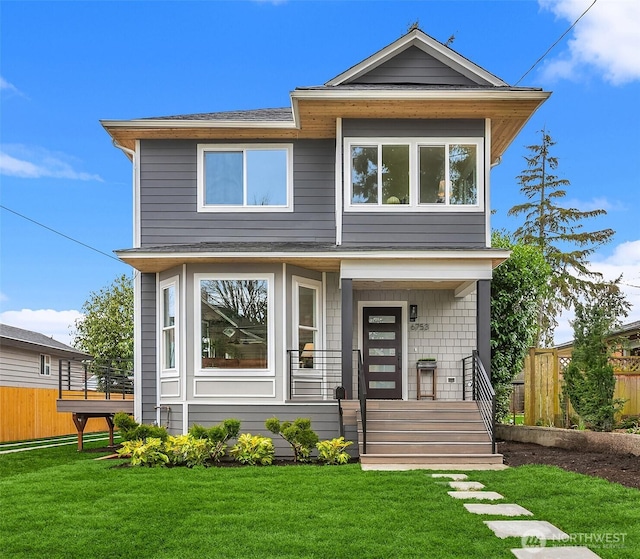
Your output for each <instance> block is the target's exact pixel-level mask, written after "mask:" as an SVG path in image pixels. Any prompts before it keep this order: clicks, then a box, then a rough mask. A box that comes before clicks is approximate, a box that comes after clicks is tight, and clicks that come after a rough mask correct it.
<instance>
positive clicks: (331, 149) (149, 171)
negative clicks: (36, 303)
mask: <svg viewBox="0 0 640 559" xmlns="http://www.w3.org/2000/svg"><path fill="white" fill-rule="evenodd" d="M549 95H550V94H549V93H547V92H543V91H541V90H539V89H532V88H522V87H510V86H509V85H508V84H506V83H505V82H504V81H502V80H501V79H499V78H497V77H496V76H494V75H493V74H491V73H489V72H487V71H486V70H484V69H482V68H480V67H479V66H477V65H476V64H474V63H473V62H471V61H470V60H468V59H466V58H464V57H463V56H461V55H459V54H457V53H456V52H454V51H453V50H451V49H450V48H448V47H447V46H445V45H443V44H441V43H439V42H438V41H436V40H434V39H432V38H431V37H429V36H427V35H426V34H424V33H423V32H422V31H420V30H418V29H414V30H412V31H410V32H409V33H408V34H406V35H404V36H403V37H401V38H400V39H398V40H397V41H395V42H394V43H392V44H390V45H388V46H387V47H385V48H383V49H382V50H381V51H379V52H377V53H375V54H374V55H372V56H371V57H369V58H367V59H365V60H363V61H362V62H359V63H358V64H356V65H354V66H352V67H350V68H349V69H347V70H346V71H345V72H343V73H341V74H340V75H338V76H336V77H335V78H333V79H331V80H329V81H328V82H326V83H325V85H321V86H314V87H300V88H297V89H295V90H294V91H293V92H291V107H286V108H277V109H258V110H247V111H235V112H222V113H205V114H187V115H179V116H169V117H158V118H144V119H138V120H124V121H121V120H109V121H102V124H103V126H104V127H105V129H106V130H107V132H108V133H109V134H110V135H111V137H112V138H113V140H114V144H115V145H116V147H119V148H120V149H122V150H123V151H124V152H125V153H126V154H127V155H128V157H129V158H131V159H132V161H133V166H134V239H133V248H130V249H125V250H120V251H118V252H117V254H118V256H119V258H120V259H122V260H123V261H125V262H127V263H129V264H130V265H131V266H133V267H134V268H136V269H137V270H138V271H139V272H140V274H138V275H137V276H136V283H135V293H136V314H135V316H136V324H135V332H136V342H135V343H136V359H137V363H136V370H137V371H140V372H141V374H139V375H138V376H137V377H136V382H137V383H138V384H137V387H136V390H135V393H136V417H137V418H138V419H139V420H142V421H144V422H153V421H156V422H162V423H163V424H165V423H167V419H166V418H167V417H168V424H169V428H170V430H171V431H173V432H186V431H187V430H188V428H189V427H190V426H191V425H193V424H194V423H202V424H212V423H217V422H219V421H221V420H222V419H224V418H227V417H238V418H239V419H241V420H242V421H243V431H252V432H258V431H261V432H264V431H265V429H264V420H265V419H266V418H268V417H270V416H273V415H277V416H280V417H281V418H282V417H287V418H294V417H298V416H303V417H311V418H312V419H313V426H314V428H316V430H317V431H319V433H320V435H321V436H322V437H333V436H336V435H337V416H338V404H337V402H336V401H335V399H334V389H335V387H337V386H343V387H344V388H345V390H346V400H347V403H346V407H347V408H348V409H350V410H354V409H356V408H359V407H360V404H354V403H352V402H354V401H356V400H357V398H358V396H359V394H362V392H359V389H358V377H359V372H362V374H363V379H362V384H363V385H366V388H367V394H366V398H367V399H368V401H369V402H371V405H370V407H371V409H372V410H374V409H376V408H380V407H381V406H391V407H393V408H394V410H395V411H394V413H399V414H400V415H401V416H404V417H405V418H411V417H415V416H412V415H411V414H412V413H413V412H411V411H407V412H406V413H405V412H403V411H401V408H402V405H405V406H409V401H411V400H416V398H417V379H418V372H417V370H416V363H417V360H418V359H420V358H426V357H433V358H435V359H436V360H437V370H436V371H435V372H432V371H433V370H434V369H433V368H431V369H427V370H426V372H423V373H421V374H422V377H423V382H424V383H427V384H428V383H429V382H430V380H431V378H432V377H435V380H436V386H435V397H436V398H437V401H436V402H416V403H415V404H413V405H415V406H418V408H419V409H420V410H423V409H424V410H426V409H427V408H432V409H442V408H443V406H444V408H445V411H443V412H442V414H441V415H440V416H439V417H440V421H443V420H447V419H448V417H449V416H447V415H446V414H447V413H451V414H453V416H454V417H457V416H458V415H460V416H464V415H465V412H464V410H465V409H466V408H465V406H467V408H468V409H469V410H470V411H472V412H473V413H477V409H478V406H477V405H476V403H474V402H471V403H469V402H466V403H465V402H461V400H462V399H463V397H465V396H467V398H471V397H472V396H471V393H476V392H475V391H473V390H470V389H469V386H470V383H471V382H472V381H471V380H470V379H471V372H470V371H468V372H467V376H465V378H464V379H463V368H464V364H465V363H467V364H468V363H470V361H469V360H468V358H470V356H471V355H472V354H473V352H475V351H477V352H478V354H479V360H477V362H478V363H480V361H481V362H482V363H484V367H485V368H486V369H487V370H488V369H489V365H490V339H489V338H490V281H491V277H492V270H493V268H494V267H495V266H497V265H498V264H500V263H501V262H502V261H504V260H505V259H506V258H507V257H508V255H509V253H508V251H505V250H501V249H494V248H491V245H490V236H491V235H490V230H491V228H490V213H491V211H490V186H489V184H490V169H491V167H492V166H493V165H495V164H497V163H499V161H500V158H501V156H502V154H503V153H504V151H505V150H506V149H507V147H508V146H509V145H510V144H511V142H512V141H513V140H514V138H515V137H516V135H517V134H518V132H519V131H520V130H521V128H522V127H523V126H524V125H525V123H526V122H527V120H528V119H529V118H530V117H531V115H532V114H533V113H534V112H535V111H536V110H537V108H538V107H539V106H540V105H541V104H542V103H543V102H544V101H545V100H546V99H547V97H548V96H549ZM465 358H467V360H466V361H463V360H465ZM463 381H464V382H463ZM465 388H467V389H469V390H465ZM376 400H381V401H384V402H387V403H385V404H383V403H381V402H376ZM441 401H442V402H441ZM389 402H390V403H389ZM394 402H396V403H395V404H394ZM403 402H404V404H403ZM458 404H460V405H458ZM469 406H471V407H469ZM398 410H400V411H398ZM447 410H449V411H448V412H447ZM165 412H166V415H165ZM416 413H417V412H416ZM420 413H422V412H420ZM372 414H374V412H373V411H371V413H370V414H369V418H371V417H373V415H372ZM403 414H404V415H403ZM346 417H347V421H349V418H351V420H353V418H354V417H355V414H353V413H351V412H349V413H347V415H346ZM353 421H354V420H353ZM368 421H369V420H368ZM371 421H373V420H371ZM452 421H453V420H452ZM365 423H366V422H365ZM365 428H368V429H371V426H369V427H366V426H365ZM485 435H486V433H485ZM444 436H445V438H447V436H446V435H444ZM449 439H450V438H449ZM460 440H463V439H460ZM360 442H361V443H362V440H361V441H360ZM427 442H430V441H427ZM460 444H461V445H462V446H459V447H458V449H457V450H456V451H454V452H465V451H464V449H463V446H464V444H465V443H464V441H463V442H462V443H460ZM425 445H426V442H425ZM423 446H424V445H423ZM468 446H469V447H471V446H473V444H472V443H469V445H468ZM376 448H377V447H376ZM407 448H409V447H407ZM434 448H435V446H434ZM484 448H486V445H485V447H484ZM360 450H361V452H362V451H363V447H362V446H361V447H360ZM368 453H369V454H372V455H373V454H376V453H377V450H369V451H368ZM381 453H382V451H381ZM413 453H414V454H420V452H419V451H417V450H416V449H413ZM441 454H442V456H445V455H447V456H449V454H447V452H446V451H443V452H441ZM432 461H434V459H433V455H432Z"/></svg>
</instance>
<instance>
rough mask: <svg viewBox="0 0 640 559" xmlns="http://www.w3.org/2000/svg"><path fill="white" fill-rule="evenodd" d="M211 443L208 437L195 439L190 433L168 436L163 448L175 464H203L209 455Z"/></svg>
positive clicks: (191, 465) (192, 465)
mask: <svg viewBox="0 0 640 559" xmlns="http://www.w3.org/2000/svg"><path fill="white" fill-rule="evenodd" d="M212 447H213V443H212V442H211V441H210V440H209V439H196V438H195V437H192V436H191V435H178V436H177V437H171V436H170V437H169V438H168V439H167V442H166V443H165V449H166V453H167V456H168V457H169V461H170V462H171V464H173V465H175V466H187V467H189V468H193V467H194V466H204V465H205V463H206V462H207V460H209V458H210V457H211V449H212Z"/></svg>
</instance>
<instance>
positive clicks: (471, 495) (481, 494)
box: [449, 491, 504, 501]
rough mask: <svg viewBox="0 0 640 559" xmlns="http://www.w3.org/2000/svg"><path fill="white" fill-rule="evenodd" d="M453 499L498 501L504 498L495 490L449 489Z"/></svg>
mask: <svg viewBox="0 0 640 559" xmlns="http://www.w3.org/2000/svg"><path fill="white" fill-rule="evenodd" d="M449 495H451V496H452V497H453V498H454V499H486V500H487V501H499V500H500V499H504V497H503V496H502V495H500V493H496V492H495V491H449Z"/></svg>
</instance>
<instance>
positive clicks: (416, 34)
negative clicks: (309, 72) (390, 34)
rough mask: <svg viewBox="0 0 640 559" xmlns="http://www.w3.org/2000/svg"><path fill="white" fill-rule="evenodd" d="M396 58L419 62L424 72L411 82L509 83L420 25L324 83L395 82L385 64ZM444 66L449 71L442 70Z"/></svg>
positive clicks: (417, 64) (458, 83) (496, 85)
mask: <svg viewBox="0 0 640 559" xmlns="http://www.w3.org/2000/svg"><path fill="white" fill-rule="evenodd" d="M392 59H395V61H396V62H400V63H403V62H404V63H409V64H413V65H415V66H416V68H414V70H422V73H420V72H417V73H414V76H415V78H414V79H415V80H417V81H411V82H410V83H424V84H440V85H462V84H469V85H472V84H476V85H484V86H494V87H505V86H507V85H508V84H507V83H506V82H505V81H503V80H501V79H500V78H498V77H497V76H494V75H493V74H492V73H491V72H488V71H487V70H485V69H484V68H481V67H480V66H478V65H477V64H474V63H473V62H471V61H470V60H469V59H467V58H465V57H464V56H462V55H460V54H458V53H457V52H456V51H454V50H453V49H451V48H449V47H448V46H446V45H444V44H442V43H441V42H439V41H437V40H436V39H434V38H433V37H430V36H429V35H427V34H426V33H425V32H424V31H421V30H420V29H417V28H415V29H412V30H411V31H409V32H408V33H407V34H406V35H403V36H402V37H400V38H399V39H398V40H396V41H394V42H393V43H391V44H390V45H387V46H386V47H384V48H383V49H381V50H379V51H378V52H376V53H375V54H372V55H371V56H369V57H368V58H365V59H364V60H363V61H362V62H359V63H358V64H356V65H355V66H352V67H351V68H349V69H348V70H346V71H344V72H342V73H341V74H339V75H338V76H336V77H335V78H333V79H331V80H329V81H328V82H326V83H325V85H326V86H336V85H345V84H349V83H394V82H393V81H388V80H393V79H394V78H393V76H392V75H387V76H386V78H385V72H384V71H381V70H384V69H385V67H388V66H389V62H390V61H391V60H392ZM429 69H431V70H434V69H436V70H438V71H440V74H438V73H437V72H436V73H433V71H432V72H425V70H429ZM443 70H448V71H449V72H446V73H443V72H442V71H443Z"/></svg>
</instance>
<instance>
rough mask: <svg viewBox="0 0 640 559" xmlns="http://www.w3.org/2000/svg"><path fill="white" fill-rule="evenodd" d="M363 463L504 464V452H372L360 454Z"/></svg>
mask: <svg viewBox="0 0 640 559" xmlns="http://www.w3.org/2000/svg"><path fill="white" fill-rule="evenodd" d="M360 463H361V464H363V465H364V464H395V465H398V464H422V465H426V464H450V465H455V464H475V465H481V464H483V465H502V454H491V453H488V454H463V453H461V454H371V453H367V454H364V455H361V456H360Z"/></svg>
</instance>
